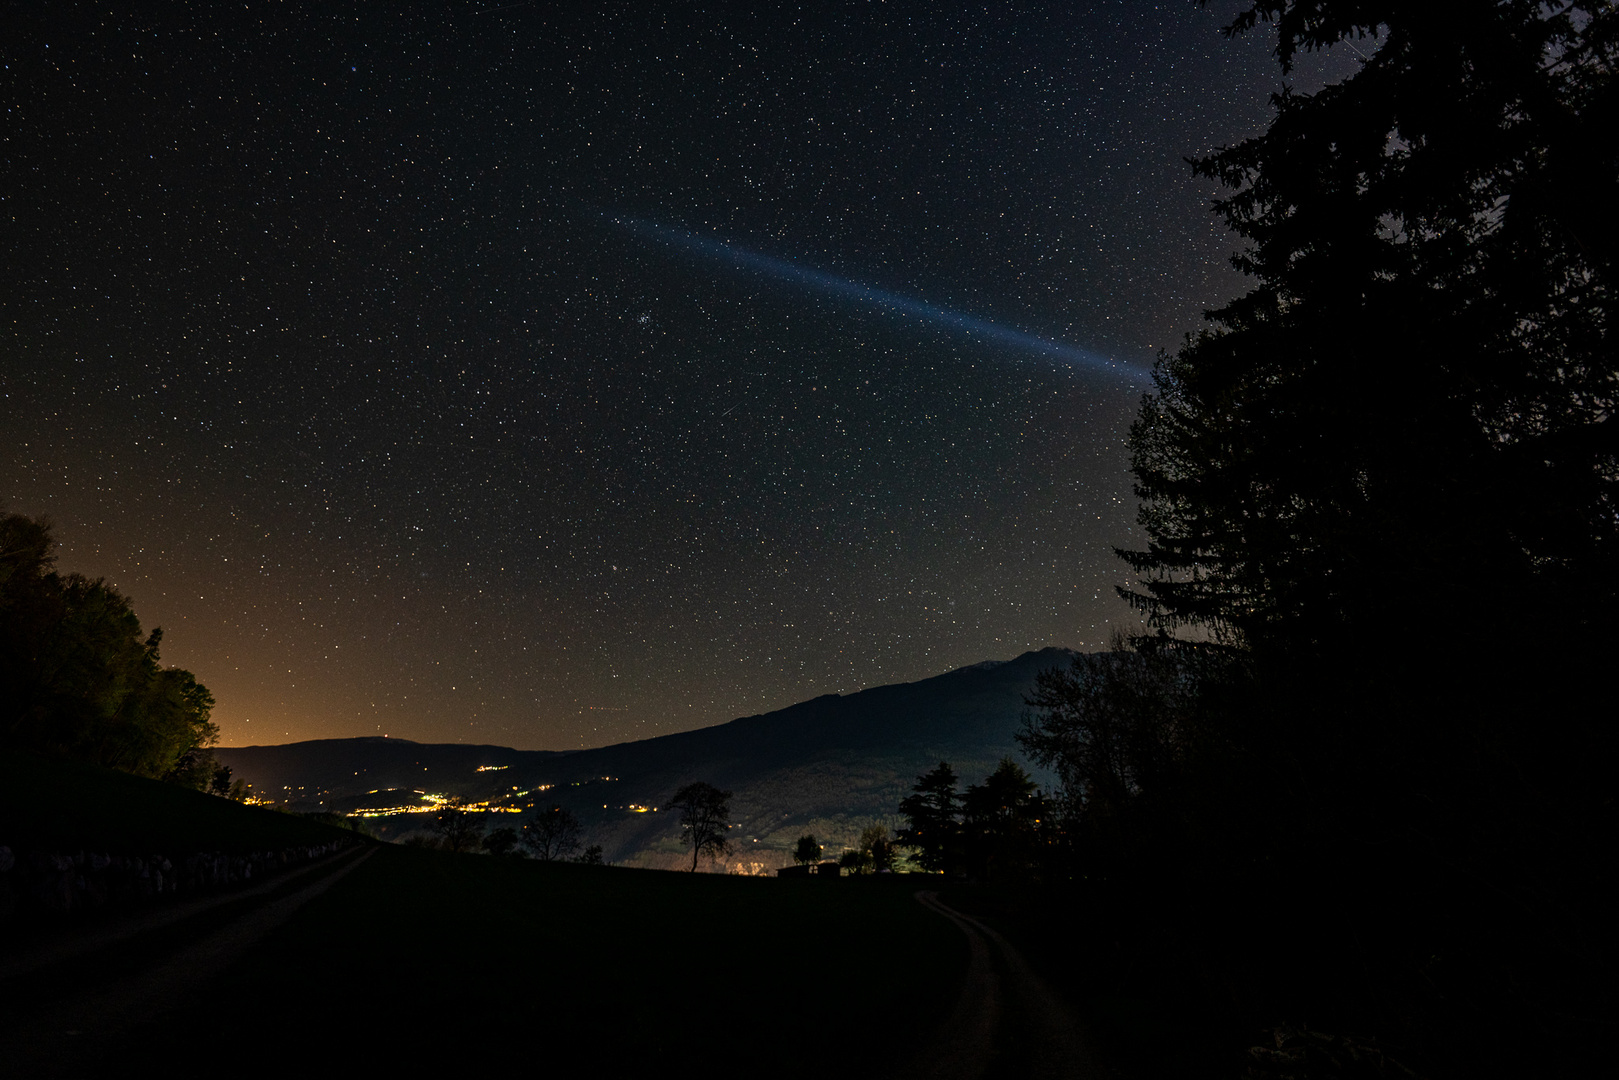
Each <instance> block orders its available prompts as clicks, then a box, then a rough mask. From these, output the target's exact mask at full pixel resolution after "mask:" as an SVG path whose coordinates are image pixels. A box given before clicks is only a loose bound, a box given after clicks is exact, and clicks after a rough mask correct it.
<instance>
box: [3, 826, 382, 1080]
mask: <svg viewBox="0 0 1619 1080" xmlns="http://www.w3.org/2000/svg"><path fill="white" fill-rule="evenodd" d="M374 851H375V848H372V847H367V848H366V849H364V850H363V851H362V852H360V853H359V854H358V856H357V857H355V856H354V855H353V854H352V853H348V857H344V856H338V858H337V861H336V863H335V865H332V866H330V867H329V868H328V870H327V871H326V872H325V873H323V874H320V875H318V876H316V877H315V878H314V880H312V881H309V882H308V883H307V884H304V885H302V886H301V887H299V888H297V889H296V890H295V891H292V892H290V893H288V894H287V895H285V896H274V895H273V894H274V893H275V892H277V891H278V890H280V889H282V888H285V887H286V886H287V884H288V882H287V881H286V880H285V879H279V880H276V881H272V882H268V883H266V884H265V885H263V886H259V887H256V888H254V889H253V890H251V891H250V892H247V893H236V894H232V895H227V896H224V897H219V898H217V899H216V898H210V899H209V900H205V901H199V902H197V903H196V904H195V905H188V908H189V910H186V911H183V912H155V913H153V915H152V917H151V918H150V919H146V920H138V921H136V922H134V923H131V924H129V925H125V926H122V927H119V928H118V929H116V930H114V931H112V932H110V933H104V934H98V935H96V936H95V937H93V938H90V939H87V940H86V941H84V942H80V943H60V944H58V946H57V947H55V948H52V949H50V950H46V951H44V952H41V953H39V954H36V955H32V956H30V957H29V958H28V959H27V960H26V961H20V962H16V963H13V964H10V965H8V970H7V971H6V972H5V973H4V974H5V976H6V977H7V978H6V985H5V986H4V991H5V996H6V997H7V998H9V999H12V1000H10V1001H8V1002H7V1009H6V1012H7V1013H8V1014H9V1015H7V1016H6V1017H5V1018H4V1020H3V1021H0V1044H3V1046H4V1056H5V1068H4V1070H0V1071H4V1072H5V1073H6V1074H7V1075H15V1076H19V1077H23V1076H27V1077H35V1076H38V1077H49V1076H89V1075H95V1070H94V1068H93V1065H94V1063H95V1062H96V1060H97V1059H98V1057H99V1056H100V1054H101V1053H102V1052H103V1051H104V1049H105V1048H106V1046H107V1045H108V1044H110V1043H111V1042H112V1041H113V1040H114V1039H116V1038H117V1037H118V1036H120V1035H122V1034H124V1033H125V1032H128V1031H130V1030H131V1029H133V1028H134V1027H136V1026H137V1025H139V1024H142V1023H145V1022H146V1021H149V1020H151V1019H153V1018H155V1017H157V1016H159V1015H161V1014H162V1013H164V1012H166V1011H168V1010H171V1009H174V1008H177V1007H180V1006H182V1005H183V1004H184V1003H185V1002H186V1000H187V998H188V997H189V995H191V994H192V993H194V992H195V991H197V990H198V989H200V988H201V987H202V986H204V985H205V984H206V983H207V981H208V980H209V979H211V978H212V977H214V976H215V975H218V974H219V973H221V972H222V971H224V970H225V968H227V967H228V966H230V965H231V964H232V963H234V962H235V961H236V960H237V959H239V958H240V957H241V956H242V954H243V953H245V952H246V951H247V950H248V949H249V948H250V947H251V946H253V945H254V944H256V943H258V942H259V941H260V940H261V939H262V938H264V936H265V935H266V934H268V933H270V931H272V930H274V929H275V928H276V927H278V926H280V925H281V924H282V923H284V922H286V921H287V920H288V919H290V918H291V917H292V915H293V913H294V912H296V911H297V910H298V909H299V908H301V907H303V906H304V905H305V904H307V903H308V902H309V901H310V900H313V899H314V898H315V897H317V896H319V895H320V894H321V893H323V892H325V891H326V890H327V889H329V888H331V886H332V885H333V884H335V883H336V882H337V881H338V880H339V879H341V878H342V877H343V876H344V875H345V874H347V873H348V872H349V871H351V870H353V869H354V868H355V867H356V866H359V865H360V864H361V863H363V862H365V860H366V859H368V858H370V857H371V855H372V853H373V852H374ZM260 896H267V897H268V898H267V899H265V900H263V902H260V903H257V904H253V905H251V906H249V907H248V908H247V910H245V911H243V912H241V913H240V914H238V915H235V916H234V917H232V918H230V919H229V920H228V921H227V922H225V923H224V924H223V925H218V926H214V927H212V928H211V929H209V930H208V931H207V932H205V933H203V934H202V936H200V937H199V938H197V940H195V941H192V942H190V943H189V944H186V945H184V946H182V947H180V948H178V949H177V950H175V951H172V952H168V953H166V954H165V955H164V956H163V958H162V959H161V960H160V961H158V962H157V963H155V964H150V965H148V966H144V967H142V968H140V969H139V970H136V971H134V972H132V973H126V974H122V975H115V976H113V977H111V978H108V979H106V980H105V981H99V982H97V983H96V984H95V985H89V986H74V985H72V984H71V982H68V983H67V985H68V986H69V989H67V990H66V991H65V992H52V991H53V990H54V989H55V988H57V987H60V986H62V985H63V983H64V979H63V975H64V974H65V973H66V972H65V971H64V969H69V968H73V967H75V966H76V965H78V964H79V963H81V962H84V963H86V965H87V969H88V970H92V971H93V970H95V968H94V961H95V958H96V955H95V954H96V953H99V952H103V951H105V950H107V949H109V948H111V949H116V948H117V947H118V946H119V945H120V944H126V943H130V942H133V943H135V944H137V945H138V944H139V941H140V939H141V937H142V936H143V935H145V934H151V933H161V932H163V930H164V929H165V928H167V927H169V926H177V927H183V920H184V919H187V918H190V917H195V916H197V915H198V914H199V913H205V912H207V911H208V910H210V909H212V908H215V907H219V906H221V905H223V904H226V903H239V902H242V901H244V900H250V899H254V898H257V897H260ZM36 983H37V985H38V986H39V987H40V988H41V990H40V992H39V993H38V994H34V993H31V992H30V991H31V987H32V986H33V985H35V984H36ZM13 1070H15V1071H13Z"/></svg>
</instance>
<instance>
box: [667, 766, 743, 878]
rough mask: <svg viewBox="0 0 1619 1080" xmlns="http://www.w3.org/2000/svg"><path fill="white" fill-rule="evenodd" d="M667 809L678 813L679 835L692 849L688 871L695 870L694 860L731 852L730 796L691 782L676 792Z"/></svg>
mask: <svg viewBox="0 0 1619 1080" xmlns="http://www.w3.org/2000/svg"><path fill="white" fill-rule="evenodd" d="M669 808H670V809H672V810H678V811H679V812H680V834H681V837H682V839H684V840H685V842H686V843H688V844H690V845H691V869H692V872H693V873H695V872H696V870H697V860H698V859H700V858H702V857H703V856H705V855H706V856H708V857H709V858H710V859H718V858H721V857H723V856H724V855H725V854H726V853H727V852H728V851H730V850H731V842H730V837H729V829H730V828H731V825H730V819H731V793H730V792H729V791H721V790H720V789H719V788H717V787H715V786H714V785H712V784H709V783H705V782H704V781H702V780H697V781H694V782H692V783H690V784H687V785H686V786H685V787H683V788H681V789H680V790H679V791H677V792H675V794H674V798H672V799H670V800H669Z"/></svg>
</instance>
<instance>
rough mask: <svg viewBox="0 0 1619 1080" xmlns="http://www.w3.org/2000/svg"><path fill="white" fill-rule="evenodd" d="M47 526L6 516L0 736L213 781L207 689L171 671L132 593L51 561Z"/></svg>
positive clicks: (0, 577)
mask: <svg viewBox="0 0 1619 1080" xmlns="http://www.w3.org/2000/svg"><path fill="white" fill-rule="evenodd" d="M54 547H55V541H54V539H53V538H52V536H51V524H50V522H49V521H47V520H45V519H42V518H29V517H25V516H23V515H19V514H8V515H4V516H0V739H4V740H5V741H6V742H8V743H11V744H13V745H21V746H26V747H30V748H32V749H36V750H40V751H42V752H46V753H52V754H58V755H63V756H67V757H74V758H78V759H80V760H85V761H90V762H94V763H95V764H98V765H105V766H108V767H111V768H116V769H122V770H123V771H125V772H130V773H135V774H136V775H139V776H149V777H159V778H168V779H172V780H177V781H180V782H182V783H185V784H188V785H190V786H192V787H198V788H207V787H208V786H209V785H210V784H211V783H212V781H213V779H214V773H215V764H214V762H213V760H212V758H211V755H209V754H208V752H207V748H208V747H209V746H211V745H212V744H213V743H214V742H215V741H216V740H217V738H218V735H219V731H218V728H217V727H215V725H214V724H213V723H212V722H211V721H210V719H209V714H210V713H211V711H212V709H213V705H214V699H213V695H211V694H210V693H209V692H208V688H207V687H205V686H203V685H202V684H201V683H199V682H198V681H197V680H196V677H195V676H193V675H192V674H191V673H190V672H189V671H185V670H182V669H180V668H173V667H164V666H163V665H162V663H161V662H160V658H159V653H158V647H159V645H160V644H161V642H162V640H163V632H162V630H160V629H154V630H153V631H152V632H151V633H150V634H143V633H142V630H141V625H140V620H139V619H138V618H136V616H135V612H134V610H133V608H132V607H131V605H130V602H129V600H128V598H126V597H125V596H123V595H122V594H121V593H119V592H118V591H117V590H116V589H114V588H112V586H110V585H108V584H107V583H106V582H105V581H103V580H99V579H97V580H91V579H89V578H86V577H84V576H83V575H80V574H62V573H59V572H57V570H56V568H55V553H54V550H53V549H54Z"/></svg>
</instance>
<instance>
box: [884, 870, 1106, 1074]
mask: <svg viewBox="0 0 1619 1080" xmlns="http://www.w3.org/2000/svg"><path fill="white" fill-rule="evenodd" d="M916 899H917V900H918V901H919V902H920V903H921V904H922V905H923V906H924V907H926V908H928V909H929V910H931V911H935V912H937V913H938V914H940V915H942V916H944V917H945V918H946V919H949V920H950V921H951V922H953V923H955V924H956V926H957V927H959V928H960V929H961V932H962V933H963V934H965V935H967V947H968V960H967V977H966V981H965V983H964V985H963V986H962V989H961V996H960V998H958V999H957V1001H956V1006H955V1008H954V1010H952V1012H951V1015H950V1018H949V1019H948V1020H947V1021H946V1022H945V1024H944V1026H943V1027H942V1028H941V1029H940V1030H939V1031H938V1032H937V1033H936V1034H935V1036H934V1038H932V1039H931V1040H929V1043H928V1046H927V1048H926V1049H925V1050H923V1051H922V1053H921V1054H920V1055H918V1057H917V1058H916V1059H915V1060H914V1061H913V1062H912V1063H911V1067H910V1069H909V1070H908V1072H907V1074H906V1075H907V1076H908V1077H914V1078H916V1080H921V1078H923V1077H931V1078H935V1080H999V1078H1002V1077H1005V1078H1011V1077H1019V1078H1025V1077H1026V1078H1030V1080H1104V1078H1105V1077H1106V1076H1107V1073H1106V1071H1105V1070H1104V1069H1103V1068H1102V1066H1101V1064H1100V1062H1099V1061H1098V1059H1097V1057H1096V1054H1095V1052H1094V1051H1093V1050H1092V1048H1091V1046H1090V1044H1089V1042H1088V1040H1087V1039H1086V1037H1085V1033H1084V1027H1083V1025H1082V1024H1081V1023H1080V1021H1079V1019H1078V1017H1076V1016H1075V1015H1074V1012H1073V1010H1072V1009H1071V1008H1070V1007H1069V1006H1068V1003H1067V1002H1065V1001H1064V1000H1063V999H1062V998H1061V997H1060V996H1058V994H1057V993H1056V992H1055V991H1053V990H1052V989H1051V987H1050V985H1049V984H1048V983H1047V982H1046V981H1045V980H1044V979H1042V978H1041V977H1040V976H1039V974H1037V973H1036V972H1035V971H1034V969H1033V968H1031V967H1029V964H1028V962H1027V961H1026V960H1024V959H1023V957H1022V955H1021V954H1019V953H1018V951H1017V950H1016V949H1014V948H1013V947H1012V946H1011V945H1010V944H1009V943H1008V942H1007V941H1006V939H1005V938H1003V937H1001V935H1000V934H997V933H996V932H995V931H994V930H991V929H990V928H989V927H987V926H985V925H984V924H983V923H981V922H979V921H978V920H977V919H975V918H973V917H972V916H970V915H965V914H963V913H961V912H959V911H957V910H955V909H954V908H952V907H950V906H948V905H947V904H945V903H944V902H943V901H941V900H940V899H939V897H938V894H936V893H933V892H919V893H917V894H916Z"/></svg>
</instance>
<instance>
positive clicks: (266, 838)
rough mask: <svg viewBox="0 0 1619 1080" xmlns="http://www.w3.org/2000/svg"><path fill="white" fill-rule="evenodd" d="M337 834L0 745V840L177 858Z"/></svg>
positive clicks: (171, 787) (174, 788) (291, 843)
mask: <svg viewBox="0 0 1619 1080" xmlns="http://www.w3.org/2000/svg"><path fill="white" fill-rule="evenodd" d="M338 835H352V834H344V833H342V832H341V831H340V830H336V829H333V828H331V827H329V826H325V825H321V824H318V823H316V822H312V821H310V820H308V819H306V818H301V817H296V816H293V815H289V814H281V813H277V812H275V811H273V810H267V809H264V808H262V807H257V806H243V805H241V804H239V803H233V802H230V801H229V800H226V799H220V798H216V797H215V796H212V795H205V794H203V793H202V792H200V791H191V790H188V789H186V788H181V787H177V786H175V785H173V784H164V783H160V782H159V781H156V780H147V779H143V778H142V777H139V776H131V775H129V774H128V773H121V772H116V771H114V770H112V769H103V768H99V767H97V766H94V765H86V764H84V763H82V762H74V761H58V760H56V759H53V758H48V757H42V756H40V755H38V754H34V753H30V752H27V751H23V750H17V749H15V748H12V747H6V748H4V750H3V751H0V844H9V845H11V846H13V847H23V848H29V849H32V850H36V851H53V852H59V853H63V854H67V853H72V852H78V851H97V852H102V853H104V854H110V855H149V854H153V853H158V854H163V855H171V856H172V855H185V854H190V853H193V852H199V851H222V852H231V853H237V852H248V851H255V850H267V849H275V848H283V847H291V846H294V845H298V844H319V843H324V842H325V841H327V840H330V839H331V838H332V837H333V836H338Z"/></svg>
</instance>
